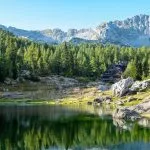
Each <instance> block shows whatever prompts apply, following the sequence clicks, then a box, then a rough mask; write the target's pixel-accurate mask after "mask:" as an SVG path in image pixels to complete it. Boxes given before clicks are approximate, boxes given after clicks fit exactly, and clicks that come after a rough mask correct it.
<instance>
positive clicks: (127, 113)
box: [113, 108, 141, 121]
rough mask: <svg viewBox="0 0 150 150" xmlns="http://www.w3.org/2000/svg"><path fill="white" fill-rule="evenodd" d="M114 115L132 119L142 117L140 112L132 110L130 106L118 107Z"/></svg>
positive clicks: (119, 117)
mask: <svg viewBox="0 0 150 150" xmlns="http://www.w3.org/2000/svg"><path fill="white" fill-rule="evenodd" d="M113 117H114V118H118V119H125V120H132V121H134V120H137V119H139V118H141V117H140V115H139V113H137V112H136V111H134V110H130V109H128V108H120V109H116V110H115V112H114V113H113Z"/></svg>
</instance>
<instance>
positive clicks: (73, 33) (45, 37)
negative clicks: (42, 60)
mask: <svg viewBox="0 0 150 150" xmlns="http://www.w3.org/2000/svg"><path fill="white" fill-rule="evenodd" d="M0 28H2V29H4V30H7V31H9V32H12V33H13V34H14V35H16V36H18V37H23V38H28V39H30V40H33V41H38V42H46V43H49V44H54V43H55V44H59V43H62V42H64V41H67V42H69V41H71V42H72V43H74V44H78V43H83V42H91V43H92V42H94V43H107V42H108V43H115V44H119V45H127V46H135V47H140V46H150V16H149V15H143V14H140V15H136V16H134V17H131V18H127V19H125V20H122V21H119V20H115V21H109V22H105V23H102V24H100V25H99V26H97V27H96V28H94V29H93V28H87V29H79V30H77V29H69V30H68V31H66V32H65V31H63V30H61V29H59V28H55V29H45V30H35V31H34V30H23V29H17V28H15V27H11V26H10V27H6V26H3V25H0ZM74 41H75V42H74Z"/></svg>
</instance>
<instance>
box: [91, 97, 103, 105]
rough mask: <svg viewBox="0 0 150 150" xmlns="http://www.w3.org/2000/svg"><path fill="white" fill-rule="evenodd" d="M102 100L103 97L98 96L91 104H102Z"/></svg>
mask: <svg viewBox="0 0 150 150" xmlns="http://www.w3.org/2000/svg"><path fill="white" fill-rule="evenodd" d="M103 102H104V98H103V97H99V98H96V99H94V101H93V104H94V105H99V104H102V103H103Z"/></svg>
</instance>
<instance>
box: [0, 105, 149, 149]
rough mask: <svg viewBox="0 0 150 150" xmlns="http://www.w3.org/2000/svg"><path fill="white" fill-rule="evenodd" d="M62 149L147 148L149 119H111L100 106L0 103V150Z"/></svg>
mask: <svg viewBox="0 0 150 150" xmlns="http://www.w3.org/2000/svg"><path fill="white" fill-rule="evenodd" d="M81 110H82V111H81ZM63 149H64V150H65V149H70V150H107V149H108V150H150V121H149V120H147V119H142V120H140V121H138V122H136V123H131V122H125V121H123V120H113V119H112V118H111V116H109V115H105V113H104V111H103V110H100V109H99V110H98V111H97V110H94V109H93V111H91V112H90V113H89V112H88V108H87V109H84V110H83V109H78V108H77V109H76V108H71V109H70V108H64V107H58V106H53V107H52V106H25V107H23V106H19V107H17V106H5V107H4V106H3V107H2V106H0V150H63Z"/></svg>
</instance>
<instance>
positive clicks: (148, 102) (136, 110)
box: [113, 96, 150, 120]
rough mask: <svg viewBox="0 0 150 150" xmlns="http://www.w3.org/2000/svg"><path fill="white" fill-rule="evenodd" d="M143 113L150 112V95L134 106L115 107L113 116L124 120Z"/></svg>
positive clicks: (138, 116) (137, 117)
mask: <svg viewBox="0 0 150 150" xmlns="http://www.w3.org/2000/svg"><path fill="white" fill-rule="evenodd" d="M143 113H150V96H148V97H147V98H146V99H145V100H143V102H141V103H140V104H137V105H135V106H131V107H123V108H117V109H116V110H115V112H114V113H113V117H114V118H118V119H125V120H137V119H139V118H141V117H140V114H143Z"/></svg>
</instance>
